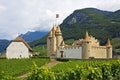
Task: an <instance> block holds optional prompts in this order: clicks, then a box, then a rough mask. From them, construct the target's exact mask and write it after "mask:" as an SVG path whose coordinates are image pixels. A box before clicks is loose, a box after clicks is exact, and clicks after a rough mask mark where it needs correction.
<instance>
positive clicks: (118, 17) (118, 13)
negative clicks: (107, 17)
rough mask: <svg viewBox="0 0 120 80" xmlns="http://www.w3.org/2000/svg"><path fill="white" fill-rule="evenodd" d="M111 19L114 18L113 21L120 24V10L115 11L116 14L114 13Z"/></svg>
mask: <svg viewBox="0 0 120 80" xmlns="http://www.w3.org/2000/svg"><path fill="white" fill-rule="evenodd" d="M111 17H112V18H113V20H116V21H119V22H120V10H118V11H115V12H114V13H112V14H111Z"/></svg>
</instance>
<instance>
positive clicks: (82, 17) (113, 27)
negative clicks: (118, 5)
mask: <svg viewBox="0 0 120 80" xmlns="http://www.w3.org/2000/svg"><path fill="white" fill-rule="evenodd" d="M118 14H120V11H119V10H118V11H115V12H108V11H102V10H98V9H95V8H86V9H80V10H75V11H74V12H73V13H72V14H70V15H69V16H68V17H66V19H65V20H64V21H63V23H62V24H60V27H61V31H62V33H63V37H64V40H69V39H74V40H76V39H79V38H83V37H84V33H85V32H86V31H88V32H89V34H90V35H93V36H95V37H96V38H97V39H99V40H100V41H101V44H103V45H104V44H105V43H106V40H107V38H110V39H112V38H117V37H120V22H119V21H118V19H120V16H118ZM116 16H117V17H116ZM45 43H46V36H45V37H43V38H41V39H38V40H36V41H33V42H32V43H30V45H31V46H32V47H34V46H38V45H40V44H45Z"/></svg>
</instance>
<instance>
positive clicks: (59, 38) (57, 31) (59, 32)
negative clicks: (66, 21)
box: [55, 26, 63, 47]
mask: <svg viewBox="0 0 120 80" xmlns="http://www.w3.org/2000/svg"><path fill="white" fill-rule="evenodd" d="M55 35H56V45H57V47H59V46H60V44H61V42H62V41H63V37H62V33H61V30H60V27H59V26H57V28H56V33H55Z"/></svg>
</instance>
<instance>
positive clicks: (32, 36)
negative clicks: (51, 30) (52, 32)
mask: <svg viewBox="0 0 120 80" xmlns="http://www.w3.org/2000/svg"><path fill="white" fill-rule="evenodd" d="M46 34H48V32H40V31H35V32H30V31H28V32H27V33H25V34H21V35H20V36H21V37H22V38H24V39H25V40H26V41H27V42H32V41H34V40H37V39H40V38H42V37H43V36H45V35H46Z"/></svg>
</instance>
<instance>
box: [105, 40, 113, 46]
mask: <svg viewBox="0 0 120 80" xmlns="http://www.w3.org/2000/svg"><path fill="white" fill-rule="evenodd" d="M106 46H107V47H112V45H111V43H110V39H108V40H107V44H106Z"/></svg>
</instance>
